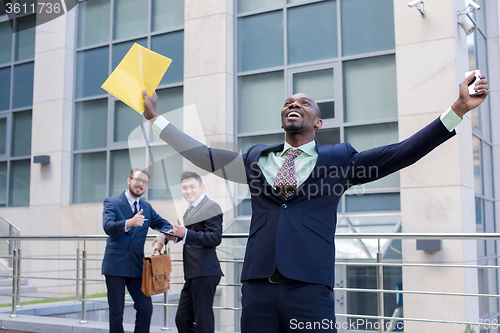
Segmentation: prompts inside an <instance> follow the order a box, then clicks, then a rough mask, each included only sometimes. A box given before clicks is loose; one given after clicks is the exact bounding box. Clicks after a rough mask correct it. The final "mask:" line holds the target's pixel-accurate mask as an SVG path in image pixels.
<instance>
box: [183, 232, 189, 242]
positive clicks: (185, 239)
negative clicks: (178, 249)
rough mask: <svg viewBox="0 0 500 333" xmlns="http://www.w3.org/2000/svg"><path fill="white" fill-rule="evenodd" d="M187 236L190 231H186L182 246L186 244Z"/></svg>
mask: <svg viewBox="0 0 500 333" xmlns="http://www.w3.org/2000/svg"><path fill="white" fill-rule="evenodd" d="M187 236H188V230H187V229H186V233H185V234H184V238H183V239H182V244H186V238H187Z"/></svg>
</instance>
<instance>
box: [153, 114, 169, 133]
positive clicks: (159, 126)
mask: <svg viewBox="0 0 500 333" xmlns="http://www.w3.org/2000/svg"><path fill="white" fill-rule="evenodd" d="M168 124H170V122H169V121H168V120H167V119H165V118H164V117H163V116H159V117H158V118H156V120H155V122H154V123H153V132H155V133H156V135H158V136H160V133H161V131H163V129H164V128H165V127H167V125H168Z"/></svg>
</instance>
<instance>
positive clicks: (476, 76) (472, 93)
mask: <svg viewBox="0 0 500 333" xmlns="http://www.w3.org/2000/svg"><path fill="white" fill-rule="evenodd" d="M472 73H474V78H473V79H472V81H471V82H469V95H470V96H477V95H481V93H478V92H477V91H476V90H475V89H474V87H475V83H476V82H477V81H479V80H481V78H480V77H479V75H481V73H480V72H479V69H476V70H475V71H470V72H467V73H465V77H469V76H470V75H471V74H472Z"/></svg>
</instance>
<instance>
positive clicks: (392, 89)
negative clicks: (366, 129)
mask: <svg viewBox="0 0 500 333" xmlns="http://www.w3.org/2000/svg"><path fill="white" fill-rule="evenodd" d="M343 74H344V108H345V111H344V113H345V121H347V122H351V121H364V120H374V119H384V118H392V117H397V116H398V109H397V108H398V103H397V86H396V63H395V59H394V55H388V56H382V57H373V58H366V59H360V60H353V61H346V62H345V63H344V73H343Z"/></svg>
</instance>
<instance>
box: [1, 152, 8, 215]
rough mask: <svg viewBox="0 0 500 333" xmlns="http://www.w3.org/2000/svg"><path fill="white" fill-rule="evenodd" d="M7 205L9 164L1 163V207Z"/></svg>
mask: <svg viewBox="0 0 500 333" xmlns="http://www.w3.org/2000/svg"><path fill="white" fill-rule="evenodd" d="M6 205H7V162H0V206H6Z"/></svg>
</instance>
